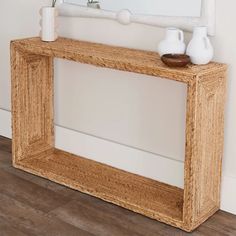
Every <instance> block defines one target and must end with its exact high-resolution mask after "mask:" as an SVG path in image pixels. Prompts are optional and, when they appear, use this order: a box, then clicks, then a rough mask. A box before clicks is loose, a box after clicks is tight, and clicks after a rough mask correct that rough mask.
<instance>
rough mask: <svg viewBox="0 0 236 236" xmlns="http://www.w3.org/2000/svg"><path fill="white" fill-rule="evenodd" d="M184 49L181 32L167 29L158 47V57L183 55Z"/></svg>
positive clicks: (175, 29)
mask: <svg viewBox="0 0 236 236" xmlns="http://www.w3.org/2000/svg"><path fill="white" fill-rule="evenodd" d="M185 49H186V45H185V43H184V33H183V31H182V30H180V29H177V28H167V29H166V35H165V39H164V40H162V41H161V42H160V43H159V45H158V53H159V54H160V56H163V55H164V54H184V53H185Z"/></svg>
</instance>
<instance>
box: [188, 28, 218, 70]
mask: <svg viewBox="0 0 236 236" xmlns="http://www.w3.org/2000/svg"><path fill="white" fill-rule="evenodd" d="M186 54H187V55H188V56H190V58H191V62H192V63H193V64H196V65H205V64H207V63H209V62H210V61H211V60H212V58H213V54H214V50H213V47H212V45H211V42H210V39H209V38H208V37H207V27H205V26H201V27H195V28H194V31H193V38H192V40H191V41H190V43H189V45H188V47H187V52H186Z"/></svg>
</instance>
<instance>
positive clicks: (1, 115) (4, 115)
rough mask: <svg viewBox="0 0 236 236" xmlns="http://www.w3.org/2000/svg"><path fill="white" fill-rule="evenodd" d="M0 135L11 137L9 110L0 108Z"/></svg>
mask: <svg viewBox="0 0 236 236" xmlns="http://www.w3.org/2000/svg"><path fill="white" fill-rule="evenodd" d="M0 135H1V136H4V137H7V138H11V112H9V111H6V110H3V109H0Z"/></svg>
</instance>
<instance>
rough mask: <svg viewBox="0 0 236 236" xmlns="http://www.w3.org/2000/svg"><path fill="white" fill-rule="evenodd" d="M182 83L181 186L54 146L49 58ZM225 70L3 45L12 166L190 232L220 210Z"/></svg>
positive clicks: (145, 56)
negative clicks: (7, 54) (6, 52)
mask: <svg viewBox="0 0 236 236" xmlns="http://www.w3.org/2000/svg"><path fill="white" fill-rule="evenodd" d="M54 58H62V59H67V60H72V61H76V62H80V63H86V64H92V65H95V66H99V67H107V68H112V69H117V70H123V71H130V72H136V73H141V74H146V75H152V76H156V77H158V78H157V79H170V80H175V81H179V82H182V83H185V84H187V89H188V92H187V114H186V151H185V173H184V189H180V188H177V187H174V186H170V185H167V184H163V183H160V182H158V181H154V180H151V179H148V178H144V177H141V176H138V175H135V174H131V173H128V172H125V171H122V170H119V169H116V168H113V167H110V166H107V165H104V164H101V163H97V162H95V161H92V160H89V159H86V158H82V157H78V156H75V155H73V154H70V153H66V152H64V151H61V150H57V149H55V148H54V123H53V120H54V119H53V115H54V112H53V94H54V93H53V79H54V78H53V77H54V76H53V59H54ZM226 69H227V68H226V65H224V64H220V63H210V64H208V65H205V66H193V65H190V66H188V67H187V68H182V69H170V68H168V67H166V66H165V65H163V64H162V62H161V61H160V57H159V55H158V54H157V53H154V52H147V51H140V50H132V49H127V48H121V47H112V46H107V45H102V44H95V43H89V42H81V41H76V40H71V39H66V38H59V39H58V40H57V41H56V42H51V43H45V42H42V41H40V39H39V38H30V39H22V40H15V41H12V42H11V71H12V128H13V165H14V167H16V168H19V169H22V170H24V171H27V172H29V173H32V174H35V175H38V176H41V177H44V178H47V179H50V180H52V181H54V182H57V183H60V184H63V185H66V186H68V187H70V188H73V189H76V190H79V191H82V192H84V193H88V194H90V195H93V196H96V197H99V198H101V199H103V200H105V201H108V202H112V203H114V204H117V205H120V206H122V207H125V208H127V209H130V210H132V211H135V212H137V213H141V214H143V215H146V216H148V217H150V218H153V219H156V220H158V221H161V222H164V223H167V224H170V225H172V226H175V227H178V228H181V229H183V230H185V231H192V230H194V229H195V228H196V227H198V226H199V225H200V224H201V223H203V222H204V221H205V220H206V219H208V218H209V217H210V216H211V215H212V214H214V213H215V212H216V211H217V210H218V209H219V205H220V182H221V168H222V150H223V136H224V135H223V131H224V105H225V94H226Z"/></svg>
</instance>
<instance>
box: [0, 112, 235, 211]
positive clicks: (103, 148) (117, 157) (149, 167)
mask: <svg viewBox="0 0 236 236" xmlns="http://www.w3.org/2000/svg"><path fill="white" fill-rule="evenodd" d="M55 132H56V147H57V148H59V149H62V150H65V151H68V152H71V153H74V154H77V155H80V156H85V157H89V158H90V159H92V160H95V161H98V162H102V163H106V164H108V165H111V166H114V167H117V168H120V169H124V170H127V171H130V172H132V173H136V174H140V175H144V176H146V177H149V178H152V179H157V180H159V181H162V182H165V183H169V184H172V185H175V186H178V187H183V168H184V166H183V163H181V162H178V161H174V160H170V159H166V158H163V157H161V156H158V155H154V154H151V153H147V152H144V151H140V150H137V149H134V148H130V147H126V146H123V145H120V144H116V143H113V142H109V141H106V140H103V139H99V138H96V137H93V136H89V135H86V134H83V133H79V132H75V131H71V130H69V129H65V128H62V127H59V126H56V127H55ZM0 135H1V136H5V137H8V138H11V113H10V112H9V111H5V110H1V109H0ZM221 192H222V194H221V196H222V197H221V209H222V210H225V211H227V212H230V213H233V214H236V200H235V199H236V178H234V177H229V176H226V175H223V178H222V190H221Z"/></svg>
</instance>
